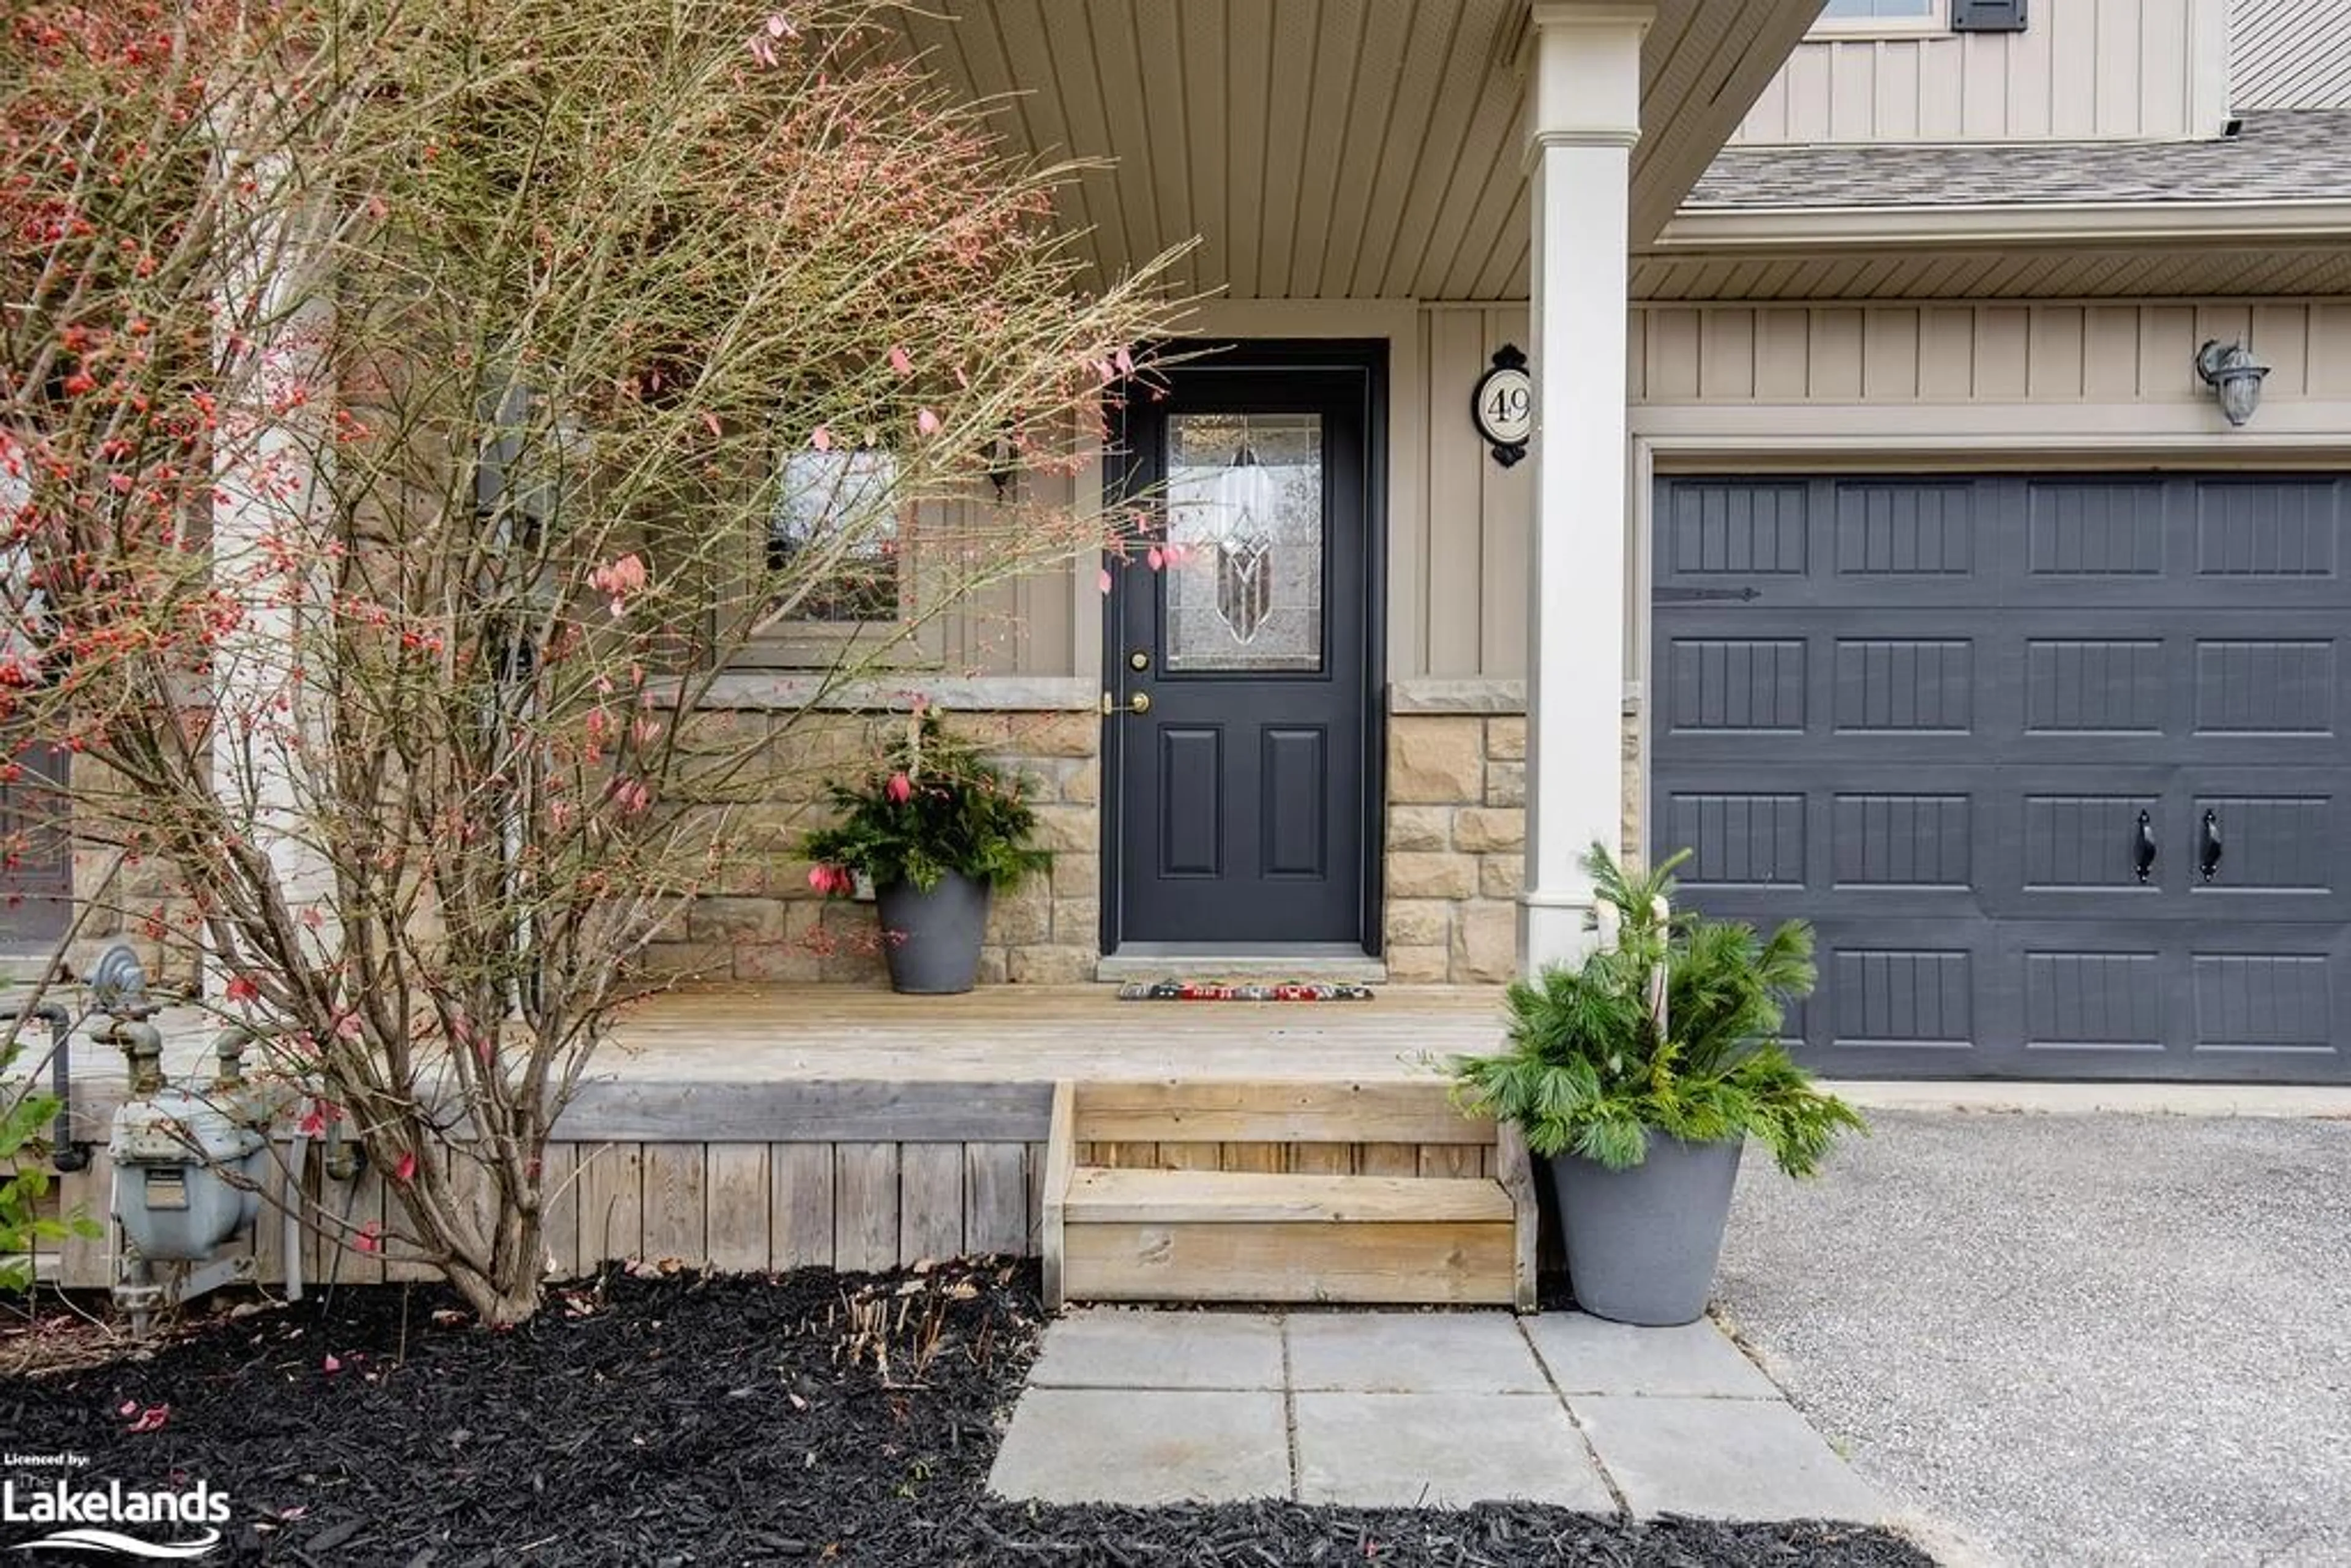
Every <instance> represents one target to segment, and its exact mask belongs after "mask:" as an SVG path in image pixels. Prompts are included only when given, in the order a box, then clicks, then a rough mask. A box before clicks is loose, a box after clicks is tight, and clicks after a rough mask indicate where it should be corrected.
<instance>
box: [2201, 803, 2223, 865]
mask: <svg viewBox="0 0 2351 1568" xmlns="http://www.w3.org/2000/svg"><path fill="white" fill-rule="evenodd" d="M2196 869H2197V870H2198V871H2199V872H2201V873H2203V874H2204V880H2205V881H2206V882H2210V881H2211V880H2212V878H2213V877H2214V876H2215V875H2216V874H2218V873H2219V872H2220V812H2218V811H2215V810H2212V809H2211V808H2210V807H2209V806H2208V807H2206V808H2205V810H2204V821H2201V822H2200V823H2199V824H2197V828H2196Z"/></svg>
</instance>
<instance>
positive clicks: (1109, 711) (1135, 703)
mask: <svg viewBox="0 0 2351 1568" xmlns="http://www.w3.org/2000/svg"><path fill="white" fill-rule="evenodd" d="M1150 711H1151V694H1150V693H1149V692H1137V693H1135V694H1134V695H1133V696H1131V697H1129V698H1127V699H1126V701H1125V702H1124V703H1123V704H1122V703H1120V702H1119V701H1118V699H1117V698H1115V697H1113V696H1112V695H1110V694H1109V693H1108V692H1104V693H1102V717H1104V718H1108V717H1109V716H1111V715H1113V714H1114V713H1132V714H1144V713H1149V712H1150Z"/></svg>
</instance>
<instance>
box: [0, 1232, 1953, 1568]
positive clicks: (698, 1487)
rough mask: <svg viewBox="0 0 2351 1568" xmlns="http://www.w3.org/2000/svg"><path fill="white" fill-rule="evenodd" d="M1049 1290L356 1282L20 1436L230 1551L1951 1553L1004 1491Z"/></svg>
mask: <svg viewBox="0 0 2351 1568" xmlns="http://www.w3.org/2000/svg"><path fill="white" fill-rule="evenodd" d="M1037 1301H1038V1297H1037V1280H1036V1275H1035V1270H1034V1268H1033V1266H1032V1265H1010V1264H979V1265H968V1266H965V1265H954V1266H947V1267H944V1268H941V1269H938V1270H932V1271H931V1272H929V1273H927V1274H925V1275H924V1276H922V1277H920V1278H911V1277H905V1276H892V1277H883V1278H878V1279H877V1278H873V1277H869V1276H849V1275H836V1274H832V1273H829V1272H825V1271H822V1270H808V1271H804V1272H800V1273H796V1274H792V1275H789V1276H787V1277H781V1278H772V1279H761V1278H756V1277H753V1278H738V1277H726V1278H719V1277H696V1276H692V1275H684V1276H677V1277H671V1278H653V1279H637V1278H631V1277H628V1276H626V1275H614V1276H611V1277H609V1278H608V1279H606V1280H605V1281H603V1282H602V1283H601V1285H599V1286H587V1287H579V1288H575V1289H573V1290H571V1291H567V1292H564V1293H563V1294H561V1295H559V1297H557V1298H556V1299H555V1300H554V1301H551V1302H550V1303H549V1306H548V1308H547V1310H546V1311H545V1312H542V1314H541V1315H540V1317H539V1318H538V1321H537V1322H534V1323H532V1324H531V1325H529V1326H528V1327H527V1328H524V1329H521V1330H518V1331H516V1332H513V1333H486V1332H484V1331H483V1330H481V1329H479V1328H477V1327H475V1326H474V1325H472V1324H471V1323H470V1322H465V1321H464V1320H463V1319H462V1318H461V1317H460V1316H459V1315H458V1314H456V1313H455V1312H452V1311H450V1310H449V1309H450V1308H451V1306H452V1305H453V1301H452V1299H451V1298H449V1297H447V1296H445V1295H444V1294H443V1293H442V1292H441V1291H439V1290H438V1289H437V1288H433V1289H428V1288H424V1287H417V1288H414V1289H412V1290H407V1291H403V1290H402V1289H400V1288H397V1287H390V1288H379V1289H372V1290H366V1291H358V1290H352V1289H349V1288H346V1289H343V1290H341V1291H338V1292H336V1293H335V1294H334V1295H333V1296H332V1297H330V1298H324V1299H318V1300H313V1301H307V1302H304V1303H303V1304H301V1305H299V1306H298V1307H292V1308H287V1309H284V1310H274V1311H270V1312H261V1313H256V1314H253V1315H248V1316H244V1317H236V1318H231V1317H227V1316H225V1315H222V1316H217V1317H215V1318H214V1319H212V1320H210V1321H208V1322H204V1323H202V1324H200V1325H196V1326H195V1327H193V1329H191V1330H190V1331H189V1332H187V1333H185V1335H184V1336H183V1337H182V1338H181V1339H179V1340H178V1341H177V1342H176V1343H172V1344H170V1345H169V1346H168V1347H166V1348H164V1349H163V1350H162V1351H161V1352H160V1353H158V1354H155V1355H154V1356H153V1357H152V1359H147V1360H126V1361H121V1362H117V1363H114V1364H110V1365H107V1366H104V1367H102V1368H99V1369H98V1370H94V1371H72V1372H61V1373H57V1374H54V1375H48V1376H44V1377H37V1378H33V1377H19V1378H16V1379H13V1380H9V1381H7V1382H5V1383H0V1446H5V1448H6V1449H7V1450H9V1451H11V1452H16V1453H47V1452H54V1451H57V1450H71V1451H73V1452H76V1453H80V1454H85V1455H88V1456H89V1458H90V1460H91V1464H90V1466H89V1469H86V1470H83V1471H81V1472H79V1473H78V1478H77V1479H78V1482H79V1484H82V1485H88V1484H89V1482H90V1481H91V1480H92V1479H96V1480H98V1481H99V1482H101V1483H102V1482H103V1481H104V1480H106V1479H120V1480H121V1481H122V1482H123V1483H124V1485H125V1486H126V1488H149V1487H153V1486H156V1485H158V1484H160V1483H162V1482H166V1481H170V1480H173V1479H177V1480H178V1481H179V1482H180V1484H182V1485H188V1484H192V1483H193V1482H194V1481H195V1480H198V1479H204V1480H208V1481H209V1482H210V1483H211V1484H212V1485H213V1486H214V1488H215V1489H218V1490H225V1491H226V1492H227V1493H228V1494H229V1497H230V1499H231V1502H232V1505H233V1507H234V1509H235V1519H234V1521H233V1522H232V1524H231V1525H230V1526H229V1528H228V1543H227V1548H226V1549H225V1550H224V1551H223V1552H218V1553H215V1554H214V1556H213V1557H211V1558H209V1559H207V1560H206V1561H207V1562H210V1563H224V1562H240V1563H298V1564H312V1563H315V1564H327V1563H334V1564H338V1565H340V1564H374V1563H393V1564H412V1565H415V1568H425V1565H432V1568H455V1565H457V1564H470V1563H479V1564H492V1563H495V1564H499V1565H501V1568H503V1565H506V1564H518V1565H519V1564H534V1565H537V1564H545V1565H552V1564H559V1563H586V1564H646V1565H653V1564H662V1563H677V1564H689V1563H691V1564H715V1563H779V1562H794V1561H799V1560H805V1559H818V1560H822V1559H831V1560H835V1561H846V1562H853V1563H883V1564H892V1565H896V1564H910V1563H1072V1564H1092V1563H1118V1564H1127V1563H1136V1564H1144V1563H1148V1564H1158V1563H1203V1564H1217V1565H1224V1564H1236V1563H1245V1564H1275V1565H1281V1564H1290V1563H1331V1564H1334V1565H1335V1564H1341V1563H1364V1562H1375V1563H1459V1564H1489V1563H1494V1564H1499V1563H1513V1564H1516V1563H1526V1564H1533V1563H1543V1564H1551V1563H1601V1564H1632V1563H1640V1564H1658V1565H1667V1564H1673V1565H1681V1564H1700V1563H1709V1564H1710V1563H1720V1564H1734V1565H1747V1564H1790V1565H1795V1564H1803V1565H1812V1564H1855V1565H1865V1568H1895V1565H1900V1568H1923V1565H1928V1564H1929V1559H1928V1558H1927V1557H1926V1556H1925V1555H1923V1554H1922V1553H1920V1552H1918V1551H1917V1549H1915V1548H1914V1547H1912V1546H1910V1545H1909V1544H1907V1542H1903V1541H1901V1540H1899V1539H1898V1538H1896V1537H1895V1536H1892V1535H1889V1534H1886V1533H1884V1532H1882V1531H1864V1530H1855V1529H1852V1528H1849V1527H1844V1526H1812V1525H1791V1526H1726V1525H1717V1524H1705V1523H1698V1522H1694V1521H1667V1522H1665V1523H1660V1524H1655V1525H1646V1526H1642V1525H1634V1524H1628V1523H1624V1522H1619V1521H1614V1520H1604V1519H1595V1518H1593V1517H1591V1516H1588V1515H1583V1514H1575V1513H1570V1512H1566V1511H1562V1510H1558V1509H1550V1508H1538V1507H1531V1506H1526V1507H1521V1506H1486V1507H1479V1508H1477V1509H1472V1510H1468V1511H1460V1512H1438V1511H1428V1512H1419V1511H1365V1510H1355V1509H1332V1508H1305V1507H1300V1506H1297V1505H1294V1504H1287V1503H1262V1504H1249V1505H1241V1506H1225V1507H1214V1508H1173V1509H1149V1510H1136V1509H1124V1508H1031V1507H1029V1506H1026V1505H1019V1504H1011V1503H1004V1502H998V1501H992V1500H988V1499H987V1496H986V1485H987V1468H988V1463H989V1460H990V1459H991V1458H993V1456H994V1453H995V1450H996V1441H997V1435H998V1432H999V1430H1000V1427H1001V1422H1002V1420H1003V1419H1004V1417H1005V1416H1007V1415H1008V1413H1009V1412H1010V1409H1011V1406H1012V1402H1013V1399H1014V1397H1015V1396H1016V1395H1017V1394H1018V1392H1019V1385H1020V1379H1021V1376H1022V1375H1023V1374H1024V1373H1025V1371H1026V1370H1027V1368H1028V1365H1029V1361H1030V1359H1031V1358H1032V1356H1033V1355H1034V1354H1035V1350H1036V1342H1037V1336H1038V1333H1039V1328H1040V1313H1039V1310H1038V1305H1037ZM885 1354H886V1361H885V1360H884V1355H885ZM329 1358H331V1361H330V1359H329ZM330 1366H331V1368H332V1370H330V1369H329V1368H330ZM159 1406H169V1415H168V1416H165V1417H163V1418H162V1425H161V1426H160V1427H155V1426H152V1423H153V1421H154V1419H155V1417H153V1416H152V1415H147V1413H148V1412H150V1411H152V1410H153V1409H154V1408H156V1407H159ZM126 1407H128V1409H127V1413H126ZM141 1416H147V1424H148V1425H150V1426H151V1427H152V1429H151V1430H147V1431H141V1432H134V1431H132V1430H131V1427H133V1426H134V1425H137V1424H140V1421H141ZM21 1485H22V1480H21V1479H20V1486H21ZM22 1530H23V1527H21V1526H17V1527H0V1537H5V1539H6V1540H7V1541H10V1542H13V1541H16V1540H21V1539H24V1536H23V1535H22V1534H21V1533H16V1531H22ZM10 1555H14V1554H13V1553H10Z"/></svg>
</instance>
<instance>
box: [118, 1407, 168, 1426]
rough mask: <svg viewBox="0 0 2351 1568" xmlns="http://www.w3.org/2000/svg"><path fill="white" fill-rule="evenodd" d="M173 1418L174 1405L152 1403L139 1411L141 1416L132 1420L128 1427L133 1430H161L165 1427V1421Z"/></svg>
mask: <svg viewBox="0 0 2351 1568" xmlns="http://www.w3.org/2000/svg"><path fill="white" fill-rule="evenodd" d="M171 1418H172V1407H171V1406H169V1405H150V1406H147V1407H146V1408H145V1409H143V1410H141V1411H140V1412H139V1418H138V1419H137V1420H135V1421H133V1422H131V1425H130V1427H128V1428H127V1429H128V1430H130V1431H133V1432H160V1431H162V1429H163V1423H164V1422H166V1421H169V1420H170V1419H171Z"/></svg>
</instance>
